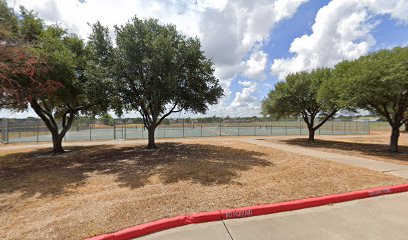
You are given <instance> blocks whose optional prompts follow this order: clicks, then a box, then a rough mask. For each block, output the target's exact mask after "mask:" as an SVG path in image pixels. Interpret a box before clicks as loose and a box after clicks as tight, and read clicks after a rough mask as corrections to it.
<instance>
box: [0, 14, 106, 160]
mask: <svg viewBox="0 0 408 240" xmlns="http://www.w3.org/2000/svg"><path fill="white" fill-rule="evenodd" d="M38 23H40V24H38ZM27 24H29V25H32V26H33V27H27V26H26V25H27ZM41 24H42V21H41V20H40V19H38V17H37V16H36V14H34V13H32V12H27V11H22V14H21V16H20V18H19V32H20V34H21V35H22V37H21V39H23V40H24V41H25V42H29V46H28V47H27V50H28V52H29V53H30V54H31V55H33V56H36V59H39V61H40V63H42V62H45V63H46V70H45V71H38V68H36V67H35V66H32V68H33V74H28V75H27V74H16V73H18V72H16V71H15V70H12V71H5V72H4V74H3V76H5V78H7V79H10V80H11V82H13V87H14V88H15V89H16V91H17V92H18V93H19V94H18V96H19V97H18V98H17V97H15V100H16V101H15V103H12V104H11V105H9V106H8V107H9V108H14V109H19V110H24V109H26V108H27V107H28V106H29V107H31V108H32V109H33V110H34V111H35V113H36V114H37V115H38V116H39V117H40V118H41V119H42V120H43V121H44V123H45V125H46V126H47V128H48V129H49V131H50V132H51V135H52V141H53V152H54V153H55V154H58V153H62V152H64V149H63V147H62V140H63V138H64V136H65V134H66V133H67V132H68V130H69V129H70V128H71V126H72V123H73V121H74V119H75V117H76V116H78V115H79V114H93V115H94V114H98V113H103V112H106V111H107V109H108V107H109V104H110V103H109V96H110V95H111V94H110V92H111V91H110V90H111V89H110V84H109V81H110V80H109V79H107V78H105V77H101V75H103V76H105V75H104V74H99V72H101V71H103V70H100V69H101V68H102V67H99V65H98V63H99V62H100V59H101V58H100V57H99V56H98V54H99V53H98V52H97V51H94V50H93V49H95V47H93V46H94V45H97V41H98V40H97V38H96V37H95V35H97V34H100V33H99V32H94V33H93V34H92V35H91V37H90V40H89V42H88V46H85V44H84V42H83V40H81V39H80V38H78V37H77V36H75V35H73V34H69V33H68V32H67V31H66V30H65V29H62V28H61V27H59V26H44V25H41ZM13 61H15V60H13ZM2 64H4V62H3V61H2ZM6 64H7V62H6ZM50 82H51V83H53V85H55V87H54V88H53V89H52V91H48V90H47V88H49V87H48V86H49V84H50ZM44 88H46V89H44ZM38 89H39V90H38ZM36 91H40V93H41V94H33V93H35V92H36ZM44 93H45V94H44ZM3 96H4V93H3ZM7 96H8V98H10V99H12V98H13V96H16V94H8V95H7ZM21 101H23V103H21Z"/></svg>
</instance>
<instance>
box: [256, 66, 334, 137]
mask: <svg viewBox="0 0 408 240" xmlns="http://www.w3.org/2000/svg"><path fill="white" fill-rule="evenodd" d="M331 75H332V74H331V70H330V69H328V68H321V69H315V70H313V71H311V72H305V71H304V72H298V73H294V74H289V75H288V76H287V77H286V81H284V82H278V83H277V84H276V85H275V88H274V89H273V90H271V91H270V92H269V94H268V96H267V97H266V98H265V99H264V100H263V101H262V113H263V114H264V115H273V116H274V117H276V118H281V117H299V116H300V117H302V118H303V120H304V121H305V123H306V125H307V127H308V130H309V141H314V133H315V131H316V130H317V129H319V128H320V127H321V126H322V125H323V124H324V123H325V122H326V121H327V120H329V119H330V118H331V117H333V116H334V115H335V114H336V112H337V111H338V110H339V107H338V105H337V104H336V102H335V100H334V98H333V97H332V96H331V95H330V94H327V92H328V91H329V90H330V88H329V87H330V85H326V87H325V89H324V90H323V89H321V86H322V84H323V83H325V82H327V81H328V80H329V79H330V77H331ZM316 117H321V120H320V122H319V123H316V122H315V119H316Z"/></svg>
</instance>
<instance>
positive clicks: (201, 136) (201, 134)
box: [201, 122, 203, 137]
mask: <svg viewBox="0 0 408 240" xmlns="http://www.w3.org/2000/svg"><path fill="white" fill-rule="evenodd" d="M202 136H203V122H201V137H202Z"/></svg>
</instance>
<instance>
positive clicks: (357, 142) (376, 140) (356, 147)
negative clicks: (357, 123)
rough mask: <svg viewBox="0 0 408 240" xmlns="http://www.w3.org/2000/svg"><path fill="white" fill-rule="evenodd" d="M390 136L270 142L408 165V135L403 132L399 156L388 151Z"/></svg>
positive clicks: (324, 137) (335, 137) (321, 137)
mask: <svg viewBox="0 0 408 240" xmlns="http://www.w3.org/2000/svg"><path fill="white" fill-rule="evenodd" d="M389 135H390V132H389V131H376V132H373V133H372V134H371V135H369V136H353V137H347V136H344V137H342V138H339V137H337V136H319V137H318V138H317V141H316V142H315V143H309V142H308V141H307V139H305V138H287V139H279V140H277V139H275V140H268V141H272V142H281V143H286V144H292V145H298V146H303V147H308V148H313V149H315V150H320V151H325V152H335V153H341V154H346V155H352V156H357V157H364V158H369V159H374V160H378V161H384V162H391V163H397V164H403V165H408V133H407V132H401V136H400V140H399V151H400V153H398V154H394V153H390V152H389V151H388V144H389V139H390V136H389Z"/></svg>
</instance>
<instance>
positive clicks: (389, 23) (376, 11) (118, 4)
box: [0, 0, 408, 117]
mask: <svg viewBox="0 0 408 240" xmlns="http://www.w3.org/2000/svg"><path fill="white" fill-rule="evenodd" d="M7 2H8V3H9V4H10V6H12V5H13V3H14V1H12V0H7ZM195 2H196V1H192V0H184V1H182V0H178V1H176V0H152V1H143V0H117V1H109V0H87V1H85V3H79V2H78V1H77V0H36V1H32V0H19V1H17V4H16V5H18V4H22V5H24V6H26V7H27V8H28V9H34V10H35V11H37V12H38V13H39V16H40V17H41V18H43V19H45V21H46V22H47V23H55V22H59V23H61V24H62V25H63V26H65V27H67V28H68V29H69V30H70V31H72V32H75V33H77V34H78V35H80V36H81V37H83V38H84V39H86V37H87V35H88V34H89V32H90V28H89V25H88V23H93V22H96V21H97V20H100V21H101V22H102V24H104V25H107V26H109V27H110V28H111V29H112V27H113V26H114V25H115V24H119V25H120V24H124V23H125V22H126V21H127V20H128V19H130V18H131V17H132V16H134V15H137V16H138V17H140V18H147V17H153V18H157V19H159V21H160V22H162V23H172V24H175V25H176V26H177V28H178V30H179V31H181V32H182V33H184V34H186V35H188V36H198V37H199V38H200V40H201V42H202V47H203V50H204V52H205V53H206V55H207V56H208V57H210V58H212V59H213V60H214V62H215V69H216V72H215V74H216V76H217V77H218V78H219V79H220V81H221V84H222V86H223V87H224V89H225V93H226V96H225V97H224V98H223V99H221V100H220V103H219V104H217V105H215V106H213V107H211V108H210V111H209V112H208V114H207V115H214V114H215V115H221V116H226V115H231V116H234V115H237V116H251V115H259V110H260V109H259V108H260V101H261V100H262V99H263V98H264V97H265V96H266V94H267V93H268V91H269V90H270V89H271V88H273V85H274V84H275V83H276V82H277V81H284V76H285V75H287V74H288V73H291V72H296V71H302V70H310V69H313V68H316V67H333V66H334V65H335V64H336V63H337V62H339V61H341V60H343V59H354V58H357V57H359V56H361V55H364V54H367V53H369V52H372V51H376V50H378V49H383V48H391V47H395V46H406V45H407V44H408V14H407V12H408V1H406V0H388V1H384V0H325V1H322V0H253V1H246V0H235V1H233V0H214V1H212V0H201V1H200V0H198V1H197V4H195ZM28 115H30V116H34V114H33V113H32V112H31V113H19V114H15V113H11V115H10V113H9V112H5V111H0V116H14V117H25V116H28ZM127 116H135V113H129V114H127ZM183 116H191V114H188V113H186V114H183ZM173 117H178V116H173Z"/></svg>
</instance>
